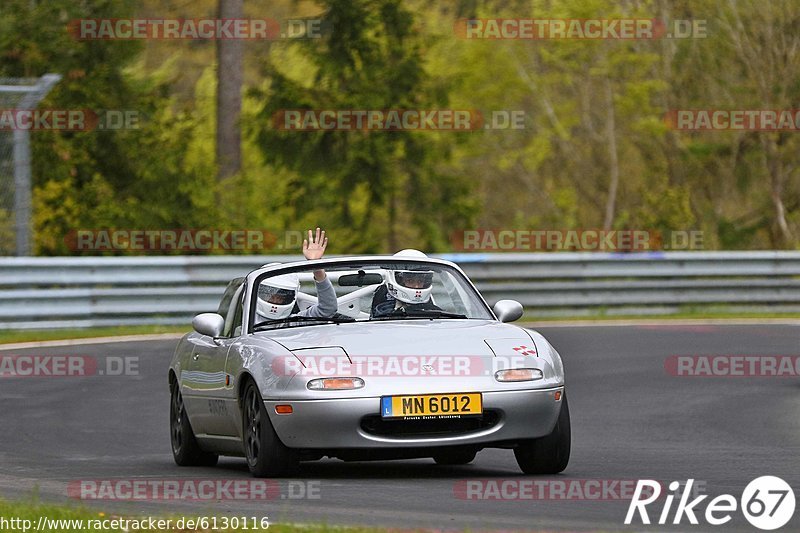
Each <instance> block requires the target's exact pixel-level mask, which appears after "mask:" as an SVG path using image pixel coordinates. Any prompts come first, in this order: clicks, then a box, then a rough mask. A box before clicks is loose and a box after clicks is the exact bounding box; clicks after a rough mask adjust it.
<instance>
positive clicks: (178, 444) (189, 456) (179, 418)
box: [169, 381, 219, 466]
mask: <svg viewBox="0 0 800 533" xmlns="http://www.w3.org/2000/svg"><path fill="white" fill-rule="evenodd" d="M170 388H171V394H170V396H171V400H170V404H169V405H170V407H169V426H170V427H169V429H170V441H171V442H172V457H174V458H175V463H176V464H178V465H179V466H214V465H215V464H217V461H218V460H219V456H218V455H216V454H213V453H208V452H204V451H203V450H201V449H200V445H199V444H197V439H196V438H195V436H194V431H192V426H191V424H189V417H188V416H186V408H185V407H184V405H183V396H182V395H181V387H180V385H178V382H177V381H175V382H173V383H172V386H171V387H170Z"/></svg>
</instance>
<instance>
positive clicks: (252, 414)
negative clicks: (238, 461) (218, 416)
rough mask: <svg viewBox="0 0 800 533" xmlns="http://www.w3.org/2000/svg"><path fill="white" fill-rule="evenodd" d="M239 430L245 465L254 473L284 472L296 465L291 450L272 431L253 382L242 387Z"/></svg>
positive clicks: (268, 474)
mask: <svg viewBox="0 0 800 533" xmlns="http://www.w3.org/2000/svg"><path fill="white" fill-rule="evenodd" d="M242 433H243V437H242V439H243V444H244V452H245V457H247V466H248V467H249V468H250V472H251V473H252V474H253V475H254V476H256V477H270V476H277V475H282V474H286V473H288V472H290V471H291V470H292V468H293V467H294V466H295V465H296V464H297V458H296V456H295V455H294V453H292V451H291V450H290V449H289V448H287V447H286V446H284V445H283V443H282V442H281V441H280V439H279V438H278V435H277V434H276V433H275V429H274V428H273V427H272V422H270V420H269V415H268V414H267V409H266V407H265V406H264V401H263V400H262V399H261V393H259V392H258V387H256V384H255V383H254V382H252V381H250V382H249V383H248V384H247V386H246V387H245V390H244V398H243V401H242Z"/></svg>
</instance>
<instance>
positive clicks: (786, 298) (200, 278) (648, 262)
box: [0, 251, 800, 329]
mask: <svg viewBox="0 0 800 533" xmlns="http://www.w3.org/2000/svg"><path fill="white" fill-rule="evenodd" d="M437 257H442V258H445V259H449V260H451V261H454V262H456V263H458V264H459V265H460V266H461V267H462V268H463V269H464V270H465V272H466V273H467V274H468V275H469V276H470V278H471V279H472V280H473V282H475V284H476V286H477V287H478V289H480V291H481V292H482V293H483V295H484V297H485V298H486V299H487V301H489V303H490V304H491V303H494V302H495V301H497V300H500V299H503V298H512V299H515V300H519V301H520V302H521V303H522V304H523V305H524V306H525V307H526V309H527V310H528V311H529V312H531V313H534V314H541V315H554V314H555V315H557V314H568V315H571V316H575V315H592V314H597V313H605V314H623V313H624V314H629V313H635V314H661V313H674V312H677V311H680V310H681V309H685V308H686V307H687V306H689V307H701V306H702V307H708V306H726V309H731V310H763V309H765V308H768V309H770V310H773V311H795V312H797V311H800V252H771V251H765V252H665V253H656V252H654V253H633V254H594V253H567V252H564V253H533V254H447V255H440V256H437ZM298 259H301V257H300V256H166V257H165V256H161V257H76V258H72V257H57V258H35V257H34V258H0V329H8V328H34V327H90V326H103V325H135V324H187V325H188V323H189V321H190V319H191V317H192V316H193V315H194V314H196V313H200V312H203V311H208V310H214V309H216V307H217V304H218V301H219V298H220V296H221V294H222V290H223V288H224V286H225V284H226V283H227V282H228V281H229V280H230V279H232V278H234V277H236V276H240V275H242V274H243V273H245V272H248V271H250V270H252V269H253V268H256V267H258V266H260V265H262V264H264V263H268V262H274V261H280V262H283V261H290V260H298Z"/></svg>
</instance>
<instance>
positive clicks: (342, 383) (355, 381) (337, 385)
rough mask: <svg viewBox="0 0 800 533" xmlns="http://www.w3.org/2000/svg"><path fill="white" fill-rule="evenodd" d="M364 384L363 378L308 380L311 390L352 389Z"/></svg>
mask: <svg viewBox="0 0 800 533" xmlns="http://www.w3.org/2000/svg"><path fill="white" fill-rule="evenodd" d="M363 386H364V380H363V379H361V378H318V379H312V380H311V381H309V382H308V385H306V387H308V389H309V390H352V389H360V388H362V387H363Z"/></svg>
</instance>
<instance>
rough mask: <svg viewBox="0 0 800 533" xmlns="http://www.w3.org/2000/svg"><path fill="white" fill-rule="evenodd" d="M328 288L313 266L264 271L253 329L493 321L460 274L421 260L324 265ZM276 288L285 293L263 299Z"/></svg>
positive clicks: (257, 283) (257, 290)
mask: <svg viewBox="0 0 800 533" xmlns="http://www.w3.org/2000/svg"><path fill="white" fill-rule="evenodd" d="M325 271H326V275H327V278H328V280H329V281H330V282H331V286H332V289H333V290H332V291H326V287H325V286H324V285H320V286H317V284H316V283H315V281H314V272H313V268H311V267H309V268H308V269H306V270H295V271H293V272H291V273H288V274H287V273H286V272H283V273H280V274H273V273H267V274H263V275H261V276H259V278H257V279H256V281H255V290H254V291H253V294H254V300H255V301H254V302H253V304H252V310H253V312H252V313H251V314H252V316H253V319H252V322H251V324H252V326H251V327H252V329H254V330H261V329H273V328H283V327H301V326H314V325H320V324H331V323H343V322H352V321H364V322H367V321H404V320H453V319H456V320H458V319H460V320H469V319H480V320H492V319H493V318H494V317H493V316H492V314H491V313H490V311H489V309H488V308H487V306H486V304H485V303H484V302H483V301H482V299H481V298H480V296H479V295H478V293H477V292H476V291H475V289H474V288H473V287H472V285H471V284H470V283H469V282H468V281H467V280H466V279H465V277H464V276H463V274H461V273H460V272H459V271H457V270H456V269H455V268H452V267H450V266H448V265H441V264H437V263H424V262H400V261H398V262H374V263H366V264H365V263H363V262H361V263H346V264H341V263H339V264H336V265H327V266H326V269H325ZM278 290H280V291H281V294H283V295H285V296H286V297H285V298H281V299H280V301H277V300H276V299H275V298H267V297H268V296H272V295H274V294H275V293H276V292H277V291H278Z"/></svg>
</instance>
